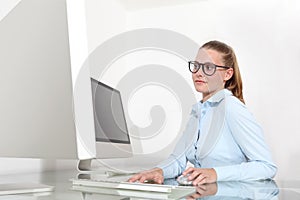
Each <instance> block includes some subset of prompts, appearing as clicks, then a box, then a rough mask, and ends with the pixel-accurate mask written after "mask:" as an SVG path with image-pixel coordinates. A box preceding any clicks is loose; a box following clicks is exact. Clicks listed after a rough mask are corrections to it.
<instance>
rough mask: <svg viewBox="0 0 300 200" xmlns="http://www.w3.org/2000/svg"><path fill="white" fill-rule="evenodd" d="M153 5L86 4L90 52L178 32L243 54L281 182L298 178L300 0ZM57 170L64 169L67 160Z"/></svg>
mask: <svg viewBox="0 0 300 200" xmlns="http://www.w3.org/2000/svg"><path fill="white" fill-rule="evenodd" d="M143 2H144V3H143ZM149 2H151V1H150V0H147V1H139V0H127V1H122V0H120V1H118V0H111V1H104V0H100V1H99V0H88V1H86V6H87V7H86V9H87V10H86V11H87V12H86V13H87V25H88V29H87V34H88V47H89V51H90V52H92V51H93V50H94V49H95V48H97V47H98V46H99V45H101V44H102V42H104V41H106V40H108V39H109V38H111V37H112V36H114V35H117V34H119V33H122V32H124V31H126V30H132V29H136V28H162V29H169V30H173V31H175V32H178V33H181V34H184V35H186V36H187V37H189V38H191V39H193V40H195V41H196V42H197V43H199V45H201V44H202V43H203V42H205V41H208V40H210V39H219V40H222V41H224V42H227V43H228V44H230V45H231V46H233V47H234V49H235V50H236V53H237V56H238V60H239V64H240V68H241V72H242V76H243V81H244V95H245V99H246V104H247V106H248V108H249V109H250V110H251V111H252V112H253V113H254V115H255V116H256V118H257V119H258V121H259V122H260V123H261V124H262V126H263V128H264V130H265V136H266V140H267V142H268V144H269V145H270V147H271V150H272V152H273V156H274V160H275V161H276V163H277V164H278V166H279V171H278V175H277V179H300V175H299V173H297V172H298V171H299V170H298V171H297V169H299V168H300V161H299V160H298V159H297V158H299V157H300V147H299V145H298V143H299V140H300V136H299V128H300V127H299V122H298V121H299V120H298V119H299V118H300V116H299V115H300V114H299V113H300V105H299V104H298V103H297V99H298V98H299V95H298V94H297V92H298V91H299V86H298V83H297V78H298V74H300V68H299V67H298V65H297V64H298V63H299V61H300V57H299V55H300V41H299V40H300V39H299V37H298V35H300V26H298V24H299V22H300V14H299V13H300V3H299V2H298V1H297V0H265V1H259V0H252V1H248V2H245V1H243V2H240V1H238V0H227V1H221V0H209V1H208V0H203V1H197V0H195V1H193V0H190V1H183V0H182V1H180V0H177V1H172V2H171V1H170V4H168V5H166V4H165V3H160V1H153V3H149ZM17 3H18V1H17V0H16V1H12V0H5V1H4V0H2V1H1V6H0V8H1V9H0V17H1V18H0V19H2V18H3V17H4V16H5V15H6V13H7V12H8V10H9V9H10V8H12V7H13V6H14V5H15V4H17ZM4 5H6V6H4ZM149 5H151V6H149ZM5 8H6V9H5ZM160 56H161V55H160ZM184 76H185V75H184ZM147 114H148V113H147ZM144 121H146V122H144V123H145V124H147V123H149V122H148V121H147V120H146V119H145V120H144ZM150 123H151V122H150ZM146 150H147V149H146ZM165 156H166V155H165ZM0 162H1V168H0V172H1V173H7V172H17V171H18V172H20V171H22V170H23V171H36V170H39V169H40V167H41V166H44V167H45V168H48V167H51V166H52V165H56V164H57V163H56V164H53V162H51V161H50V162H48V163H47V162H44V163H45V165H43V164H41V162H40V161H39V160H31V159H11V158H7V159H4V158H2V159H1V160H0ZM3 163H4V164H3ZM37 165H38V166H37ZM59 165H61V166H62V167H63V166H65V165H66V162H63V163H61V164H59ZM18 166H19V167H18Z"/></svg>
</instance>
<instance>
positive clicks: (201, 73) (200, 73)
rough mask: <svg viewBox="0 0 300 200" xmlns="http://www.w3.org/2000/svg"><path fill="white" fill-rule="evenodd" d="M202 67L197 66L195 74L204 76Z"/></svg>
mask: <svg viewBox="0 0 300 200" xmlns="http://www.w3.org/2000/svg"><path fill="white" fill-rule="evenodd" d="M202 69H203V67H202V66H201V67H200V68H199V70H198V71H197V72H196V73H195V75H196V76H198V77H204V73H203V70H202Z"/></svg>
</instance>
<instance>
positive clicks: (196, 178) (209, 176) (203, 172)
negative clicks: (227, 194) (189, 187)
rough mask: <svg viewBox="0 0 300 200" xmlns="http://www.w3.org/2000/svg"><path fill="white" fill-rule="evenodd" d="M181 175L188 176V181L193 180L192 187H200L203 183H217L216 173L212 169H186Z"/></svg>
mask: <svg viewBox="0 0 300 200" xmlns="http://www.w3.org/2000/svg"><path fill="white" fill-rule="evenodd" d="M182 174H183V175H187V174H190V175H189V176H188V180H189V181H191V180H193V185H195V186H196V185H202V184H205V183H214V182H216V181H217V173H216V171H215V170H214V169H213V168H194V167H190V168H188V169H186V170H185V171H184V172H183V173H182Z"/></svg>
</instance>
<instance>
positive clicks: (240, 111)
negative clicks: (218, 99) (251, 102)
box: [223, 95, 252, 118]
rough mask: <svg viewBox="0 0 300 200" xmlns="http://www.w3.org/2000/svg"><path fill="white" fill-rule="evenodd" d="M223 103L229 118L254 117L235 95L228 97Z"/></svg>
mask: <svg viewBox="0 0 300 200" xmlns="http://www.w3.org/2000/svg"><path fill="white" fill-rule="evenodd" d="M223 101H224V102H223V103H224V106H225V112H226V115H227V116H228V117H234V118H236V117H242V116H244V117H245V116H249V115H252V114H251V113H250V112H249V110H248V109H247V107H246V105H245V104H244V103H243V102H241V101H240V100H239V99H238V98H237V97H235V96H233V95H230V96H226V97H225V98H224V99H223Z"/></svg>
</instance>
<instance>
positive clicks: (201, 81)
mask: <svg viewBox="0 0 300 200" xmlns="http://www.w3.org/2000/svg"><path fill="white" fill-rule="evenodd" d="M195 83H206V82H205V81H203V80H195Z"/></svg>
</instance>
